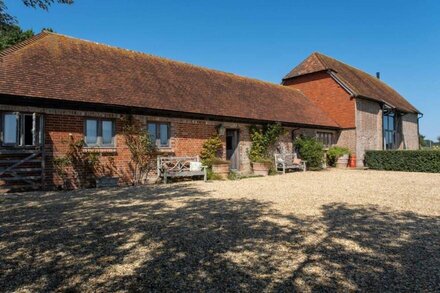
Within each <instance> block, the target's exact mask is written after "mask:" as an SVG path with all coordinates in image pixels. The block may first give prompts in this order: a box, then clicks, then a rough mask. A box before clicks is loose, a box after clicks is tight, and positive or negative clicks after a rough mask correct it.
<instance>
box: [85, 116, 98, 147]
mask: <svg viewBox="0 0 440 293" xmlns="http://www.w3.org/2000/svg"><path fill="white" fill-rule="evenodd" d="M97 142H98V121H97V120H92V119H88V120H87V121H86V144H88V145H92V144H96V143H97Z"/></svg>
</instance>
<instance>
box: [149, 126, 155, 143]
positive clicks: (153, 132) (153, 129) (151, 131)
mask: <svg viewBox="0 0 440 293" xmlns="http://www.w3.org/2000/svg"><path fill="white" fill-rule="evenodd" d="M148 134H149V135H150V138H151V141H152V142H153V143H156V124H154V123H150V124H148Z"/></svg>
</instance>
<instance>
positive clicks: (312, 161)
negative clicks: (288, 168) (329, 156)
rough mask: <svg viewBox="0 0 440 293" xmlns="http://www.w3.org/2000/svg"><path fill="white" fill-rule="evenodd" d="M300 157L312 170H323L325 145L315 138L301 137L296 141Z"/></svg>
mask: <svg viewBox="0 0 440 293" xmlns="http://www.w3.org/2000/svg"><path fill="white" fill-rule="evenodd" d="M295 146H296V147H297V148H298V151H299V156H300V157H301V159H303V160H304V161H306V164H307V168H308V169H310V170H321V169H322V163H323V161H324V145H323V144H322V143H321V142H319V141H317V140H316V139H315V138H313V137H305V136H301V137H299V138H298V139H296V140H295Z"/></svg>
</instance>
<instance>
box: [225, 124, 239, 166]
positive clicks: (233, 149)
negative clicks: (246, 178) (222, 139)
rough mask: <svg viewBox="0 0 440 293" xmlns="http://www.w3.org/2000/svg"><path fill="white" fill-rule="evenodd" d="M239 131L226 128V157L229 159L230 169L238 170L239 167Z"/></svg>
mask: <svg viewBox="0 0 440 293" xmlns="http://www.w3.org/2000/svg"><path fill="white" fill-rule="evenodd" d="M238 143H239V133H238V129H227V130H226V159H227V160H229V161H231V165H230V168H231V170H238V169H239V167H240V161H239V159H240V158H239V151H238Z"/></svg>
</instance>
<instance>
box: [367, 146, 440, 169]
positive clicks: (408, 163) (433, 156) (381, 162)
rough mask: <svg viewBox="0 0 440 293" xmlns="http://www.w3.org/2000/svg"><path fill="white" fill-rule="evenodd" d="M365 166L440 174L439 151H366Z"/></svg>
mask: <svg viewBox="0 0 440 293" xmlns="http://www.w3.org/2000/svg"><path fill="white" fill-rule="evenodd" d="M365 164H366V166H367V167H369V168H371V169H376V170H390V171H408V172H435V173H440V151H438V150H414V151H410V150H390V151H367V152H366V153H365Z"/></svg>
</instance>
